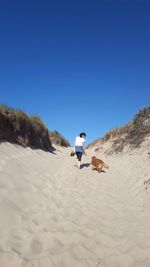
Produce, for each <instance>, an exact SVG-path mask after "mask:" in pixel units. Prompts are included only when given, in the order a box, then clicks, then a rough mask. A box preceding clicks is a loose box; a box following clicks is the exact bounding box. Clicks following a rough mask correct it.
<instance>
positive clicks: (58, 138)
mask: <svg viewBox="0 0 150 267" xmlns="http://www.w3.org/2000/svg"><path fill="white" fill-rule="evenodd" d="M49 134H50V139H51V141H52V143H53V144H56V145H60V146H64V147H68V146H70V144H69V142H68V141H67V140H66V139H65V138H64V137H63V136H62V135H61V134H60V133H59V132H58V131H52V132H50V133H49Z"/></svg>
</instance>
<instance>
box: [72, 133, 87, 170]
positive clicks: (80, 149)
mask: <svg viewBox="0 0 150 267" xmlns="http://www.w3.org/2000/svg"><path fill="white" fill-rule="evenodd" d="M85 137H86V133H80V134H79V136H77V137H76V139H75V144H74V150H75V153H76V155H77V160H78V168H79V169H80V167H81V159H82V155H83V154H84V155H86V152H85Z"/></svg>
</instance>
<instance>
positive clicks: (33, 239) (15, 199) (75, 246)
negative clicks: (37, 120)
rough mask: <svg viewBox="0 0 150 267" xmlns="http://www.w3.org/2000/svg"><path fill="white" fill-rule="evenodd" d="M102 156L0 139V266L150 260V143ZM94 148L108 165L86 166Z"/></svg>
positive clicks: (146, 265) (131, 266)
mask: <svg viewBox="0 0 150 267" xmlns="http://www.w3.org/2000/svg"><path fill="white" fill-rule="evenodd" d="M145 148H147V146H146V147H144V148H143V149H141V150H138V151H136V152H132V153H124V154H123V155H120V154H118V155H111V156H106V155H105V154H102V152H100V151H99V152H96V153H95V152H94V149H93V150H92V149H89V150H87V153H88V155H87V157H84V158H83V165H82V169H81V170H78V169H77V168H76V167H75V166H74V165H75V162H76V161H75V157H70V148H68V149H67V148H58V149H57V150H56V151H55V154H52V153H48V152H44V151H42V150H32V149H30V148H22V147H20V146H17V145H13V144H10V143H7V142H6V143H1V144H0V266H1V267H150V231H149V229H150V185H149V183H147V184H144V181H147V180H148V179H149V178H150V156H149V154H148V148H147V150H146V149H145ZM93 154H95V155H96V156H98V157H99V158H101V159H103V160H104V161H106V162H107V163H108V165H109V166H110V168H109V169H108V170H106V172H103V173H98V172H96V171H92V169H91V166H89V165H88V163H89V162H90V159H91V156H92V155H93Z"/></svg>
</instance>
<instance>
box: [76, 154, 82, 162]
mask: <svg viewBox="0 0 150 267" xmlns="http://www.w3.org/2000/svg"><path fill="white" fill-rule="evenodd" d="M76 155H77V159H78V160H79V161H81V158H82V152H76Z"/></svg>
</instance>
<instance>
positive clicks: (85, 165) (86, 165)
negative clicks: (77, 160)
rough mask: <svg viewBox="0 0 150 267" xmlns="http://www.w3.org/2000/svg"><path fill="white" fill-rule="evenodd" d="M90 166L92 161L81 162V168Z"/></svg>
mask: <svg viewBox="0 0 150 267" xmlns="http://www.w3.org/2000/svg"><path fill="white" fill-rule="evenodd" d="M88 167H90V163H83V164H81V166H80V169H83V168H88Z"/></svg>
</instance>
